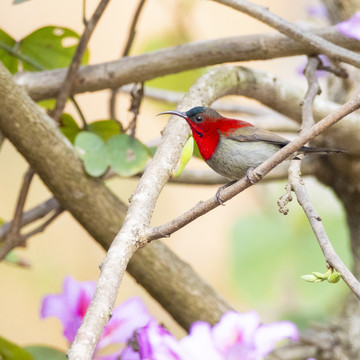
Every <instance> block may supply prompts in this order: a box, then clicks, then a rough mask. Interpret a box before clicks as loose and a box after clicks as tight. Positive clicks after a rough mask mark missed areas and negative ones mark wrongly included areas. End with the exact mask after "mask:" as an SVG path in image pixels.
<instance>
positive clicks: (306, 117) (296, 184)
mask: <svg viewBox="0 0 360 360" xmlns="http://www.w3.org/2000/svg"><path fill="white" fill-rule="evenodd" d="M320 63H321V62H320V59H318V58H317V57H309V59H308V64H307V66H306V68H305V72H304V73H305V76H306V79H307V82H308V90H307V92H306V94H305V98H304V103H303V108H302V117H303V122H302V131H304V130H305V129H310V128H311V127H312V126H313V124H314V117H313V112H312V106H313V103H314V100H315V97H316V96H317V95H318V94H319V90H320V86H319V83H318V80H317V77H316V70H317V69H318V67H319V65H320ZM289 183H290V184H291V187H292V189H293V191H294V192H295V194H296V198H297V201H298V203H299V204H300V206H301V207H302V208H303V210H304V213H305V215H306V217H307V218H308V220H309V223H310V225H311V228H312V230H313V232H314V234H315V237H316V239H317V241H318V243H319V245H320V248H321V251H322V252H323V254H324V257H325V260H326V263H327V264H328V266H331V267H333V268H334V269H336V270H337V271H338V272H339V273H340V274H341V276H342V278H343V280H344V281H345V283H346V284H347V285H348V287H349V288H350V289H351V290H352V292H353V293H354V294H355V295H356V296H357V297H358V298H359V299H360V283H359V281H358V280H357V279H356V278H355V276H354V275H353V274H352V273H351V271H350V270H349V269H348V268H347V267H346V265H345V264H344V262H343V261H342V260H341V258H340V257H339V256H338V255H337V253H336V252H335V250H334V248H333V246H332V244H331V242H330V239H329V237H328V235H327V233H326V231H325V228H324V225H323V223H322V221H321V218H320V216H319V214H318V213H317V211H316V209H315V207H314V206H313V204H312V203H311V201H310V197H309V195H308V193H307V191H306V187H305V184H304V182H303V180H302V178H301V171H300V161H297V160H292V161H291V165H290V167H289Z"/></svg>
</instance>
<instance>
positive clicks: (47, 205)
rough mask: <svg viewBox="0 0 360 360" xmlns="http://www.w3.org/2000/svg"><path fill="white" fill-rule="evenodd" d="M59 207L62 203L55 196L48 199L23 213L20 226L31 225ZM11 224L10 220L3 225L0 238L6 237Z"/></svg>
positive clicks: (0, 229) (0, 228)
mask: <svg viewBox="0 0 360 360" xmlns="http://www.w3.org/2000/svg"><path fill="white" fill-rule="evenodd" d="M59 208H60V204H59V202H58V201H57V200H56V199H55V198H51V199H49V200H47V201H44V202H43V203H41V204H40V205H37V206H35V207H34V208H32V209H30V210H28V211H26V212H25V213H23V215H22V219H21V223H20V226H21V227H24V226H26V225H29V224H31V223H33V222H34V221H36V220H39V219H41V218H43V217H45V216H46V215H48V214H49V213H50V212H51V211H57V210H58V209H59ZM11 225H12V221H9V222H7V223H5V224H3V225H1V227H0V239H4V238H5V237H6V236H7V235H8V233H9V230H10V228H11Z"/></svg>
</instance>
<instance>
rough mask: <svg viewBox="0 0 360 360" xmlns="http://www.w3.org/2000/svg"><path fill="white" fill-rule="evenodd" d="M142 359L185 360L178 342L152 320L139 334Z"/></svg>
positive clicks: (138, 339)
mask: <svg viewBox="0 0 360 360" xmlns="http://www.w3.org/2000/svg"><path fill="white" fill-rule="evenodd" d="M137 341H138V345H139V352H140V359H146V360H181V359H183V357H182V355H181V353H182V351H181V347H180V344H179V342H178V340H177V339H176V338H175V337H174V336H173V335H171V334H170V333H169V332H168V331H167V330H166V329H164V328H163V327H162V326H161V325H159V324H158V323H157V322H156V321H155V320H152V321H150V322H149V323H148V325H146V326H145V327H143V328H142V329H140V330H139V331H138V332H137Z"/></svg>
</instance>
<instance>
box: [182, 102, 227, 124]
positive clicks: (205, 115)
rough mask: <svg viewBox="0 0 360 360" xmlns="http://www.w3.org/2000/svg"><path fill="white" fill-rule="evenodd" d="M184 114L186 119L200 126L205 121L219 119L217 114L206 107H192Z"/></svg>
mask: <svg viewBox="0 0 360 360" xmlns="http://www.w3.org/2000/svg"><path fill="white" fill-rule="evenodd" d="M185 114H186V116H187V118H188V119H189V120H190V121H191V122H193V123H195V124H200V123H202V122H203V121H204V120H205V119H206V120H209V119H218V118H220V117H221V115H220V114H219V113H217V112H216V111H215V110H213V109H211V108H208V107H206V106H196V107H193V108H192V109H190V110H188V111H186V113H185Z"/></svg>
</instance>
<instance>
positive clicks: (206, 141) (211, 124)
mask: <svg viewBox="0 0 360 360" xmlns="http://www.w3.org/2000/svg"><path fill="white" fill-rule="evenodd" d="M188 123H189V125H190V128H191V130H192V133H193V136H194V139H195V141H196V143H197V145H198V147H199V151H200V154H201V156H202V157H203V159H204V160H209V159H210V158H211V157H212V155H213V154H214V152H215V151H216V147H217V145H218V143H219V140H220V134H221V135H222V136H225V137H228V136H230V135H231V134H233V133H234V132H236V131H237V130H238V129H240V128H243V127H248V126H253V125H252V124H250V123H248V122H246V121H242V120H236V119H229V118H224V117H223V118H220V119H211V118H205V119H204V121H203V122H201V123H200V124H196V123H194V122H191V121H188Z"/></svg>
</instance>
